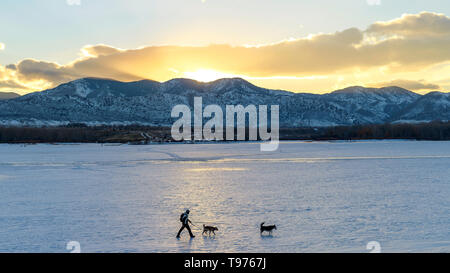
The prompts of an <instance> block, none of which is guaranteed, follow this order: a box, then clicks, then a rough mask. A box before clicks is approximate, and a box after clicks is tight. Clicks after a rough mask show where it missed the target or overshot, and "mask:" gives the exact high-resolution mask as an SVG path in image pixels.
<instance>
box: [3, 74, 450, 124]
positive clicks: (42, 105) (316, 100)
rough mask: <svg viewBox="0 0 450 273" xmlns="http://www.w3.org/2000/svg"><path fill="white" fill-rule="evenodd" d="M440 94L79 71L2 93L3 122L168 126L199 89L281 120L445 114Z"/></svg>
mask: <svg viewBox="0 0 450 273" xmlns="http://www.w3.org/2000/svg"><path fill="white" fill-rule="evenodd" d="M439 94H440V95H439V96H437V95H436V97H433V95H430V96H421V95H418V94H416V93H413V92H410V91H408V90H405V89H402V88H399V87H386V88H380V89H376V88H364V87H349V88H346V89H342V90H338V91H335V92H332V93H329V94H325V95H315V94H307V93H292V92H287V91H282V90H270V89H264V88H260V87H257V86H255V85H253V84H251V83H249V82H247V81H245V80H243V79H240V78H232V79H220V80H216V81H213V82H209V83H201V82H197V81H193V80H189V79H173V80H170V81H167V82H163V83H159V82H155V81H149V80H144V81H137V82H119V81H115V80H109V79H98V78H84V79H79V80H76V81H72V82H69V83H66V84H62V85H60V86H58V87H56V88H53V89H49V90H46V91H42V92H35V93H32V94H28V95H25V96H22V97H18V98H15V99H10V100H7V101H0V123H1V124H30V125H45V124H50V125H53V124H54V125H56V124H65V123H71V122H77V123H88V124H114V123H120V124H130V123H141V124H148V125H161V126H171V125H172V124H173V122H174V120H175V119H173V118H171V117H170V113H171V110H172V107H173V106H175V105H177V104H186V105H189V106H190V107H191V109H192V108H193V100H194V97H202V99H203V105H209V104H217V105H220V106H221V107H222V109H223V110H224V113H225V105H237V104H242V105H244V106H246V105H249V104H253V105H256V106H258V105H279V106H280V126H282V127H297V126H333V125H354V124H375V123H384V122H392V121H395V120H398V119H416V118H418V117H419V116H414V115H413V114H412V111H413V110H415V109H416V108H415V107H414V106H413V105H417V107H422V108H423V109H427V110H426V111H428V112H427V114H426V115H425V116H423V117H424V118H426V119H427V120H434V119H437V118H435V117H439V119H449V114H450V113H449V112H448V111H446V110H445V109H447V108H445V107H444V106H445V105H446V101H447V100H446V98H448V96H446V95H447V94H444V93H439ZM438 103H443V105H444V106H443V107H444V108H442V109H444V110H442V109H441V108H440V109H441V112H440V113H434V111H433V106H426V105H431V104H432V105H435V104H438ZM422 105H423V106H422ZM422 108H421V109H422ZM408 109H409V110H408ZM424 111H425V110H424ZM419 112H420V111H419ZM419 114H420V113H419Z"/></svg>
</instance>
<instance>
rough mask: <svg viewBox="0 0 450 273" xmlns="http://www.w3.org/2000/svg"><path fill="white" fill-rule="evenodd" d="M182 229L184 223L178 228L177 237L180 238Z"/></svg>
mask: <svg viewBox="0 0 450 273" xmlns="http://www.w3.org/2000/svg"><path fill="white" fill-rule="evenodd" d="M183 229H184V225H182V226H181V228H180V230H179V231H178V234H177V238H180V234H181V232H182V231H183Z"/></svg>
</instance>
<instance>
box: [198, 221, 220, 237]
mask: <svg viewBox="0 0 450 273" xmlns="http://www.w3.org/2000/svg"><path fill="white" fill-rule="evenodd" d="M218 230H219V229H218V228H217V227H213V226H205V225H204V224H203V233H202V235H204V234H205V233H206V232H209V233H208V235H209V236H211V232H212V233H213V234H214V235H216V233H215V232H214V231H218Z"/></svg>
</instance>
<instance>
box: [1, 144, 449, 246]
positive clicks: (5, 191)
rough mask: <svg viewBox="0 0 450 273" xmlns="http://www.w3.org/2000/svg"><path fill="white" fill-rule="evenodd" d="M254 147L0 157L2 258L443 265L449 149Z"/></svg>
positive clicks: (5, 153)
mask: <svg viewBox="0 0 450 273" xmlns="http://www.w3.org/2000/svg"><path fill="white" fill-rule="evenodd" d="M259 147H260V146H259V144H258V143H230V144H169V145H149V146H131V145H121V146H114V145H103V146H102V145H100V144H83V145H76V144H74V145H28V146H22V145H0V154H1V156H0V252H68V250H66V244H67V243H68V242H69V241H78V242H80V244H81V251H82V252H368V250H366V245H367V243H368V242H369V241H378V242H380V244H381V250H382V252H398V251H401V252H425V251H426V252H429V251H431V252H450V231H449V226H450V218H449V217H448V216H449V215H450V179H449V177H450V169H449V166H450V143H449V142H416V141H368V142H362V141H361V142H282V143H281V145H280V149H279V150H278V151H277V152H273V153H267V152H260V151H259ZM185 208H190V210H191V216H190V217H191V220H192V221H193V222H194V223H195V224H196V225H197V227H193V229H194V232H195V233H196V235H197V237H196V238H195V239H193V240H189V238H188V237H189V236H188V234H187V233H186V231H184V233H183V234H182V237H181V239H180V240H177V239H176V238H175V235H176V233H177V231H178V228H179V225H180V223H179V215H180V214H181V213H182V212H183V210H184V209H185ZM261 222H266V224H276V225H277V227H278V229H277V230H276V231H274V233H273V236H260V234H259V224H260V223H261ZM204 223H205V224H211V225H216V226H218V228H219V231H218V232H217V235H216V236H215V237H203V236H201V231H200V226H201V225H202V224H204Z"/></svg>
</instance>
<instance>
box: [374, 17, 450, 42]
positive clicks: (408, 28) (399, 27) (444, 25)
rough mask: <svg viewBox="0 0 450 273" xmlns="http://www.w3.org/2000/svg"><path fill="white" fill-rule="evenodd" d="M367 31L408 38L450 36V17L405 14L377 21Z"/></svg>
mask: <svg viewBox="0 0 450 273" xmlns="http://www.w3.org/2000/svg"><path fill="white" fill-rule="evenodd" d="M366 32H367V33H371V34H376V35H387V36H403V37H406V38H414V37H415V38H419V39H420V38H422V39H423V38H425V37H435V38H443V37H447V38H448V37H450V18H449V17H447V16H445V15H444V14H439V13H432V12H421V13H419V14H404V15H403V16H402V17H400V18H398V19H394V20H391V21H386V22H376V23H374V24H372V25H371V26H370V27H369V28H368V29H367V31H366Z"/></svg>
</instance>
